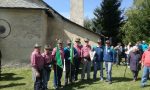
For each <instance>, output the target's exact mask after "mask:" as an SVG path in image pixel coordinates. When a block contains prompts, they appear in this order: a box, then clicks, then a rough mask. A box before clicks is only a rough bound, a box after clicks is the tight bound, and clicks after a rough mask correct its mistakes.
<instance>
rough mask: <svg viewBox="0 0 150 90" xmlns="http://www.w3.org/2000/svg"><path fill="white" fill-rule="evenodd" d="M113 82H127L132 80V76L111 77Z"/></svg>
mask: <svg viewBox="0 0 150 90" xmlns="http://www.w3.org/2000/svg"><path fill="white" fill-rule="evenodd" d="M112 80H113V83H117V82H129V81H132V80H133V79H132V78H127V77H112Z"/></svg>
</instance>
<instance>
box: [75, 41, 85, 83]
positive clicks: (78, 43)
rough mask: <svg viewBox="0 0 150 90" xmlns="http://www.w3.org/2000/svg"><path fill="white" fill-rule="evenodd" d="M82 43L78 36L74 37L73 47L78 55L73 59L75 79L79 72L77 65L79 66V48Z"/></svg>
mask: <svg viewBox="0 0 150 90" xmlns="http://www.w3.org/2000/svg"><path fill="white" fill-rule="evenodd" d="M82 47H83V46H82V45H81V42H80V38H76V39H75V45H74V48H75V49H76V51H77V53H78V55H77V58H76V59H75V60H74V62H75V72H74V73H75V81H76V80H78V73H79V67H80V63H81V49H82Z"/></svg>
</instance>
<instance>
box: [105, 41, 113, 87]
mask: <svg viewBox="0 0 150 90" xmlns="http://www.w3.org/2000/svg"><path fill="white" fill-rule="evenodd" d="M113 57H114V52H113V49H111V46H110V41H109V40H107V41H106V45H105V47H104V56H103V60H104V62H105V67H106V74H107V79H106V82H109V84H112V65H113V63H114V62H115V60H114V58H113Z"/></svg>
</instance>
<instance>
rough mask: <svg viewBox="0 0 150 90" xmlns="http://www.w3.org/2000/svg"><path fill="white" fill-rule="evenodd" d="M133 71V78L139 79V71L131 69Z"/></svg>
mask: <svg viewBox="0 0 150 90" xmlns="http://www.w3.org/2000/svg"><path fill="white" fill-rule="evenodd" d="M131 71H132V74H133V80H137V77H138V73H139V71H134V70H131Z"/></svg>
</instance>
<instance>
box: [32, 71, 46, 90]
mask: <svg viewBox="0 0 150 90" xmlns="http://www.w3.org/2000/svg"><path fill="white" fill-rule="evenodd" d="M39 73H40V77H36V80H35V82H34V90H44V86H43V70H39Z"/></svg>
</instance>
